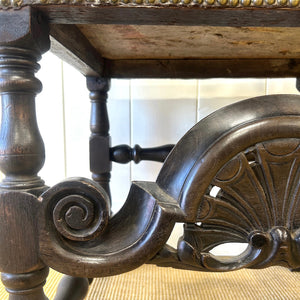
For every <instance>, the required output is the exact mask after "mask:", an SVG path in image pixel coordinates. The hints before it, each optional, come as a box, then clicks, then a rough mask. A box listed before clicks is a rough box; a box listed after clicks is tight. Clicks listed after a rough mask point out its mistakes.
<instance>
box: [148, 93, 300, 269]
mask: <svg viewBox="0 0 300 300" xmlns="http://www.w3.org/2000/svg"><path fill="white" fill-rule="evenodd" d="M207 128H209V131H208V132H207ZM195 149H197V150H195ZM207 149H209V151H207ZM183 155H184V160H182V157H183ZM299 158H300V97H299V96H295V95H278V96H276V95H275V96H264V97H258V98H253V99H249V100H246V101H242V102H240V103H236V104H233V105H231V106H228V107H226V108H224V109H222V110H219V111H217V112H216V113H214V114H212V115H210V116H209V117H208V118H206V119H204V120H203V121H201V122H200V123H198V124H197V125H196V126H195V127H194V128H193V129H192V130H190V131H189V133H188V134H187V135H186V136H185V137H184V138H183V139H182V140H181V141H180V142H179V143H178V144H177V146H176V150H175V149H174V151H172V152H171V154H170V156H169V157H168V159H167V161H166V162H165V164H164V167H163V169H162V171H161V173H160V175H159V176H158V179H157V184H158V185H159V186H160V187H161V188H162V189H164V190H168V191H169V193H170V195H171V196H172V197H174V198H175V199H178V201H179V203H180V207H181V208H182V209H183V211H184V212H185V214H186V216H187V218H186V221H187V224H186V225H185V230H184V236H183V237H182V238H181V239H180V240H179V241H178V249H177V250H176V249H171V248H166V247H165V248H164V249H163V250H161V251H160V253H159V254H158V255H157V256H156V257H155V258H154V259H153V260H152V263H156V264H158V265H163V266H174V267H177V268H190V269H195V270H203V271H230V270H236V269H239V268H243V267H248V268H263V267H268V266H271V265H281V266H286V267H288V268H290V269H297V268H299V266H300V255H299V249H300V235H299V233H300V229H299V226H300V192H299V170H300V164H299V163H300V160H299ZM180 160H182V163H181V164H174V162H175V161H180ZM228 242H242V243H248V245H249V246H248V248H247V249H246V250H245V251H244V253H242V254H241V255H239V256H236V257H219V256H214V255H212V254H211V253H210V252H209V251H210V250H211V249H213V248H214V247H215V246H218V245H220V244H223V243H228Z"/></svg>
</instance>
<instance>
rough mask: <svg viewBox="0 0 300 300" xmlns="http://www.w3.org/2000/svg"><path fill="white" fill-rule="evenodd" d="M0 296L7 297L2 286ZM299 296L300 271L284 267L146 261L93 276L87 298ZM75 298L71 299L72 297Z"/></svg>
mask: <svg viewBox="0 0 300 300" xmlns="http://www.w3.org/2000/svg"><path fill="white" fill-rule="evenodd" d="M61 276H62V275H61V274H59V273H57V272H55V271H53V270H51V271H50V275H49V277H48V280H47V283H46V286H45V292H46V295H47V296H48V297H49V299H51V300H52V299H53V298H54V294H55V290H56V286H57V283H58V281H59V279H60V278H61ZM0 299H1V300H5V299H8V296H7V293H6V292H5V290H4V288H3V286H1V287H0ZM123 299H124V300H183V299H184V300H185V299H186V300H196V299H197V300H214V299H218V300H219V299H234V300H241V299H245V300H246V299H247V300H252V299H260V300H261V299H268V300H278V299H281V300H295V299H300V272H299V273H297V272H290V271H289V270H287V269H285V268H281V267H272V268H268V269H264V270H241V271H236V272H230V273H203V272H193V271H182V270H175V269H171V268H158V267H155V266H151V265H145V266H142V267H140V268H139V269H137V270H134V271H132V272H129V273H126V274H122V275H119V276H114V277H107V278H100V279H96V280H94V282H93V284H92V286H91V288H90V291H89V294H88V296H87V297H86V300H123ZM70 300H72V299H70Z"/></svg>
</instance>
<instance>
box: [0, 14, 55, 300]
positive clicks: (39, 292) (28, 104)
mask: <svg viewBox="0 0 300 300" xmlns="http://www.w3.org/2000/svg"><path fill="white" fill-rule="evenodd" d="M48 32H49V31H48V27H47V24H46V23H44V22H43V20H42V18H41V16H39V15H38V14H37V13H36V12H35V11H33V10H32V9H30V8H24V9H21V10H19V11H11V12H7V13H5V14H1V16H0V94H1V100H2V121H1V129H0V169H1V171H2V172H3V173H4V174H5V178H4V180H3V181H2V182H1V183H0V188H1V189H0V207H1V210H0V228H1V230H0V245H1V246H0V271H1V272H2V281H3V283H4V285H5V286H6V289H7V291H8V292H9V293H10V297H9V299H11V300H19V299H20V300H21V299H22V300H25V299H28V300H29V299H36V300H41V299H46V296H45V295H44V293H43V285H44V283H45V279H46V277H47V274H48V268H47V267H46V266H45V265H44V263H43V262H42V261H41V259H40V257H39V243H38V222H37V220H38V217H37V216H38V211H39V205H40V203H39V201H38V200H37V198H36V196H35V195H39V194H40V193H41V192H42V191H44V190H45V186H44V182H43V180H41V179H40V178H39V177H38V175H37V173H38V172H39V170H40V169H41V167H42V166H43V164H44V159H45V153H44V144H43V141H42V138H41V136H40V133H39V130H38V126H37V122H36V115H35V95H36V94H37V93H38V92H40V91H41V88H42V85H41V83H40V81H39V80H38V79H36V78H35V76H34V73H35V72H36V71H37V70H38V69H39V65H38V64H37V61H38V60H39V59H40V56H41V54H42V53H44V52H45V51H47V50H48V49H49V38H48Z"/></svg>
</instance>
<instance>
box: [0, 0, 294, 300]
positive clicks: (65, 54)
mask: <svg viewBox="0 0 300 300" xmlns="http://www.w3.org/2000/svg"><path fill="white" fill-rule="evenodd" d="M299 4H300V1H299V0H290V1H288V0H278V1H276V0H266V1H263V0H253V1H250V0H243V1H239V0H228V1H226V0H220V1H215V0H197V1H191V0H182V1H179V0H170V1H169V0H160V1H157V0H149V1H143V0H135V1H131V0H123V1H119V0H107V1H98V0H89V1H85V0H83V1H77V0H74V1H73V2H72V3H71V2H66V1H64V0H62V1H48V0H23V1H22V0H21V1H9V0H3V1H1V2H0V94H1V99H2V121H1V130H0V137H1V138H0V169H1V171H2V172H3V173H4V174H5V178H4V180H3V181H2V183H1V184H0V188H1V190H0V207H1V209H0V245H1V246H0V271H1V272H2V281H3V283H4V284H5V286H6V288H7V291H8V292H9V293H10V299H11V300H32V299H33V300H35V299H36V300H40V299H45V298H46V296H45V295H44V293H43V284H44V282H45V279H46V277H47V274H48V267H51V268H54V269H56V270H58V271H60V272H63V273H65V274H67V275H66V276H65V277H64V279H63V280H62V282H61V283H60V285H59V288H58V294H57V296H56V299H83V298H84V296H85V295H86V292H87V289H88V286H89V284H90V282H91V281H92V279H91V278H93V277H102V276H112V275H116V274H120V273H123V272H126V271H130V270H132V269H134V268H137V267H139V266H140V265H142V264H144V263H151V264H157V265H159V266H172V267H175V268H186V269H193V270H200V271H231V270H236V269H239V268H245V267H246V268H264V267H268V266H271V265H281V266H285V267H288V268H290V269H292V270H297V269H299V268H300V256H299V253H300V244H299V240H300V231H299V230H300V229H299V225H300V209H299V197H300V196H299V153H300V152H299V144H300V97H299V96H295V95H274V96H264V97H259V98H253V99H248V100H245V101H242V102H240V103H236V104H234V105H231V106H228V107H226V108H224V109H222V110H219V111H217V112H216V113H213V114H212V115H210V116H209V117H207V118H205V119H204V120H202V121H201V122H199V123H198V124H197V125H196V126H195V127H193V128H192V129H191V130H190V131H189V132H188V133H187V134H186V135H185V136H184V137H183V138H182V139H181V141H179V143H178V144H177V145H175V146H174V145H166V146H163V147H158V148H150V149H143V148H141V147H140V146H135V147H134V148H130V147H129V146H127V145H117V146H114V147H111V143H110V136H109V120H108V114H107V108H106V100H107V93H108V90H109V87H110V78H147V77H155V78H210V77H262V76H263V77H278V76H294V77H299V72H300V64H299V62H300V51H299V46H300V45H299V40H298V36H299V33H300V29H299V28H300V9H299ZM50 41H51V45H50ZM50 47H51V50H52V51H53V52H54V53H56V54H57V55H58V56H60V57H62V58H63V59H64V60H66V61H68V62H70V63H71V64H72V65H73V66H75V67H76V68H77V69H78V70H79V71H80V72H81V73H83V74H84V75H85V76H86V77H87V88H88V90H89V91H90V100H91V106H92V109H91V111H92V112H91V122H90V124H91V138H90V161H91V165H90V168H91V172H92V174H93V175H92V176H93V180H94V181H92V180H89V179H85V178H72V179H66V180H65V181H63V182H60V183H57V184H56V185H54V186H52V187H47V186H46V185H45V183H44V181H43V180H42V179H41V178H39V177H38V176H37V173H38V172H39V170H40V169H41V168H42V166H43V164H44V159H45V158H44V156H45V153H44V144H43V141H42V138H41V136H40V133H39V130H38V126H37V122H36V115H35V95H36V94H37V93H38V92H40V90H41V83H40V82H39V80H37V79H36V78H35V76H34V73H35V72H36V71H37V70H38V68H39V65H38V60H39V59H40V56H41V54H43V53H44V52H46V51H47V50H48V49H49V48H50ZM131 160H134V161H135V162H139V161H140V160H154V161H160V162H164V164H163V166H162V169H161V172H160V174H159V176H158V178H157V181H156V182H134V183H133V184H132V186H131V189H130V191H129V194H128V198H127V201H126V202H125V204H124V206H123V208H122V209H121V210H120V211H119V212H118V213H117V214H116V215H114V216H112V215H111V211H110V206H111V199H110V191H109V179H110V172H111V161H115V162H119V163H127V162H129V161H131ZM216 189H217V193H212V191H213V190H216ZM176 222H181V223H184V224H185V225H184V228H185V229H184V236H183V237H182V238H180V240H179V241H178V247H177V249H174V248H172V247H170V246H168V245H166V242H167V240H168V238H169V236H170V234H171V232H172V230H173V226H174V225H175V223H176ZM226 242H243V243H248V248H247V250H246V251H245V252H244V253H242V254H241V255H239V256H237V257H231V258H228V257H216V256H213V255H212V254H211V253H210V252H209V251H210V250H211V249H212V248H214V247H215V246H217V245H220V244H223V243H226Z"/></svg>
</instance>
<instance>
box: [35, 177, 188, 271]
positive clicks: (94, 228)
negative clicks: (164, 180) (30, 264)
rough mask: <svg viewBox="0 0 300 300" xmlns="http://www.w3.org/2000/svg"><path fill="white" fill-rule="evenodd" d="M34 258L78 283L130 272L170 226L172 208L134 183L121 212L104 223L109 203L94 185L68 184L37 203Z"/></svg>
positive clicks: (174, 215) (176, 216)
mask: <svg viewBox="0 0 300 300" xmlns="http://www.w3.org/2000/svg"><path fill="white" fill-rule="evenodd" d="M40 201H42V209H41V213H40V228H41V230H40V255H41V258H42V259H43V261H44V262H45V263H47V265H49V266H51V267H53V268H54V269H56V270H58V271H61V272H63V273H65V274H69V275H72V276H78V277H102V276H109V275H116V274H120V273H123V272H126V271H129V270H132V269H134V268H136V267H138V266H140V265H142V264H143V263H145V262H146V261H147V260H149V259H150V258H152V257H153V256H154V255H155V254H156V253H157V251H158V250H159V249H161V248H162V247H163V245H164V244H165V242H166V241H167V239H168V237H169V235H170V233H171V231H172V229H173V226H174V224H175V222H176V221H178V222H180V221H183V220H184V215H183V214H182V211H181V209H180V208H179V206H178V204H177V202H176V201H175V200H174V199H173V198H171V197H170V196H169V195H168V194H167V193H166V192H164V191H163V190H161V189H160V188H159V187H158V186H157V184H155V183H151V182H135V183H133V184H132V187H131V190H130V192H129V195H128V199H127V201H126V203H125V205H124V206H123V208H122V209H121V210H120V211H119V212H118V213H117V214H116V215H114V216H113V217H112V218H111V219H109V199H108V196H107V194H106V192H105V191H104V190H103V188H101V187H100V186H99V185H98V184H97V183H94V182H93V181H91V180H88V179H80V178H77V179H70V180H66V181H64V182H61V183H60V184H58V185H56V186H54V187H52V188H50V189H49V190H47V191H46V192H45V193H43V194H42V195H41V197H40Z"/></svg>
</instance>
